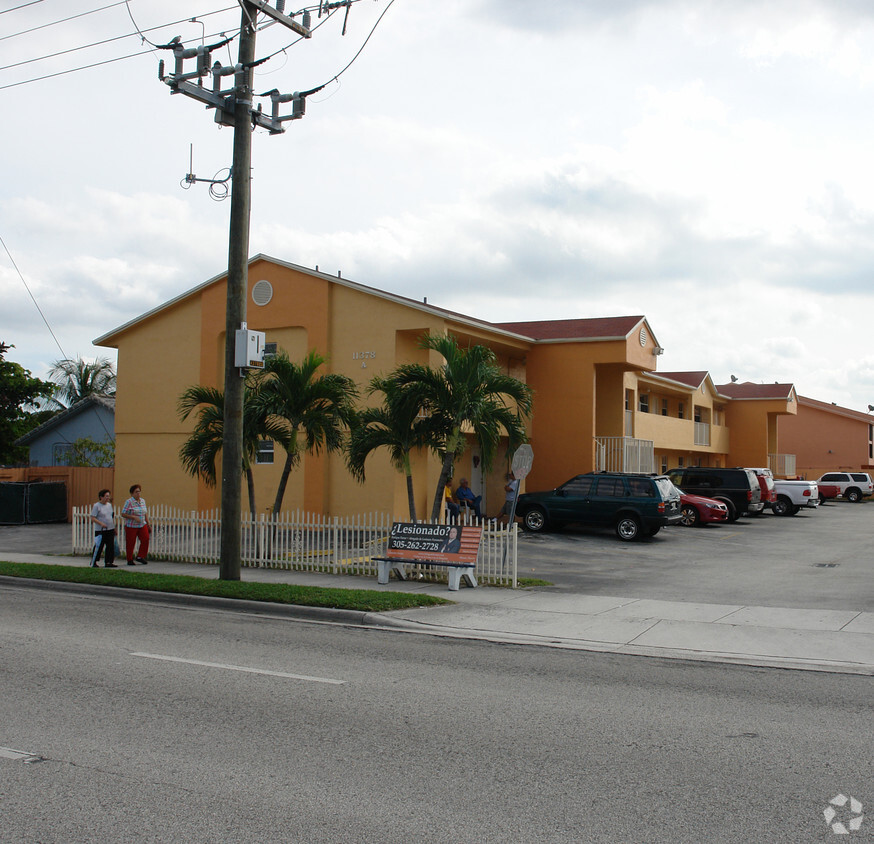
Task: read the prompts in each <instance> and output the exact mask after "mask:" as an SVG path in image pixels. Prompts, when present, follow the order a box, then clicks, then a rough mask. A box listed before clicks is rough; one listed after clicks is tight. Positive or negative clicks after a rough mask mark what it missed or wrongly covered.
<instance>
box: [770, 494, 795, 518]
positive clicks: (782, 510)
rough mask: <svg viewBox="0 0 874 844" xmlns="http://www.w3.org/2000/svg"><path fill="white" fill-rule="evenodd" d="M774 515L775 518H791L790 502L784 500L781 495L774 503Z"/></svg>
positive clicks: (784, 497) (786, 499)
mask: <svg viewBox="0 0 874 844" xmlns="http://www.w3.org/2000/svg"><path fill="white" fill-rule="evenodd" d="M774 515H775V516H791V515H792V502H791V501H790V500H789V499H788V498H786V496H785V495H781V496H779V497H778V498H777V500H776V501H775V502H774Z"/></svg>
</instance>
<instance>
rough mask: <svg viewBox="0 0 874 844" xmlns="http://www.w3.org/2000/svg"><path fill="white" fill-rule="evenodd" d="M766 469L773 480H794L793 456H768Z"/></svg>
mask: <svg viewBox="0 0 874 844" xmlns="http://www.w3.org/2000/svg"><path fill="white" fill-rule="evenodd" d="M768 468H769V469H770V470H771V472H772V473H773V475H774V477H775V478H794V477H795V476H796V472H795V455H794V454H769V455H768Z"/></svg>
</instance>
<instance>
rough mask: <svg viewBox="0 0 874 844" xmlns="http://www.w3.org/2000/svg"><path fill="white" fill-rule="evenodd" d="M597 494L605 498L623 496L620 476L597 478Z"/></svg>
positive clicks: (623, 490) (623, 484) (623, 488)
mask: <svg viewBox="0 0 874 844" xmlns="http://www.w3.org/2000/svg"><path fill="white" fill-rule="evenodd" d="M598 495H600V496H603V497H605V498H625V482H624V481H623V480H622V478H598Z"/></svg>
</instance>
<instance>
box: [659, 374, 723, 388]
mask: <svg viewBox="0 0 874 844" xmlns="http://www.w3.org/2000/svg"><path fill="white" fill-rule="evenodd" d="M654 375H655V376H658V377H659V378H667V379H668V381H677V382H678V383H680V384H685V385H686V386H687V387H694V388H695V389H696V390H697V389H698V388H699V387H700V386H701V385H702V384H703V383H704V382H705V381H706V380H707V379H708V378H709V377H710V373H709V372H707V370H706V369H701V370H697V371H695V372H650V373H649V377H650V378H651V377H653V376H654ZM712 383H713V382H712V381H711V384H712ZM714 389H715V388H714Z"/></svg>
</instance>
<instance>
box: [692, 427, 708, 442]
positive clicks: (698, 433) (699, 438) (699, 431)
mask: <svg viewBox="0 0 874 844" xmlns="http://www.w3.org/2000/svg"><path fill="white" fill-rule="evenodd" d="M695 445H710V423H709V422H696V423H695Z"/></svg>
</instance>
